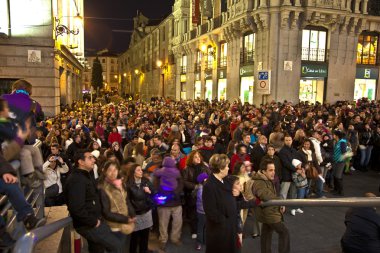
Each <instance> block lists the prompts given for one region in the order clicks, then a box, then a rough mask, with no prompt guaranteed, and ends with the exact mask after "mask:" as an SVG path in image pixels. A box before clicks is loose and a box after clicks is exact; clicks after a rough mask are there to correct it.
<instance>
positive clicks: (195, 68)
mask: <svg viewBox="0 0 380 253" xmlns="http://www.w3.org/2000/svg"><path fill="white" fill-rule="evenodd" d="M194 72H201V64H200V63H195V64H194Z"/></svg>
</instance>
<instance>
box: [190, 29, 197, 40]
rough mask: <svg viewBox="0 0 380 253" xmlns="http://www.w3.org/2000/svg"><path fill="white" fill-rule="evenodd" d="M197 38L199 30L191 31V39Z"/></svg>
mask: <svg viewBox="0 0 380 253" xmlns="http://www.w3.org/2000/svg"><path fill="white" fill-rule="evenodd" d="M196 37H197V29H193V30H191V31H190V39H191V40H192V39H195V38H196Z"/></svg>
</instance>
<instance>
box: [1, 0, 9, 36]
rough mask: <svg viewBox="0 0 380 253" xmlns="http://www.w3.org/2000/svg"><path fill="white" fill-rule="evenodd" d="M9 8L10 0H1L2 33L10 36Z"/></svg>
mask: <svg viewBox="0 0 380 253" xmlns="http://www.w3.org/2000/svg"><path fill="white" fill-rule="evenodd" d="M8 28H9V8H8V0H0V33H5V34H6V35H9V30H8Z"/></svg>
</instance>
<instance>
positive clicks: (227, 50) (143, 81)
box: [123, 0, 380, 104]
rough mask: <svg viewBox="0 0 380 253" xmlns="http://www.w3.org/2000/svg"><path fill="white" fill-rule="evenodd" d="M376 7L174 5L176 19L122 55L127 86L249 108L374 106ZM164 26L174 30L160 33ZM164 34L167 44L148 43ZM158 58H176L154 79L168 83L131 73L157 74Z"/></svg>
mask: <svg viewBox="0 0 380 253" xmlns="http://www.w3.org/2000/svg"><path fill="white" fill-rule="evenodd" d="M379 6H380V2H379V1H378V0H329V1H326V0H270V1H269V0H215V1H212V0H176V1H175V3H174V6H173V13H172V14H171V15H170V16H169V17H168V18H167V19H165V20H164V21H163V22H162V23H160V24H159V25H158V26H156V27H155V28H154V29H153V30H152V31H147V30H145V33H144V34H145V35H143V36H142V39H141V40H134V41H132V42H131V47H130V48H129V50H128V51H127V52H126V53H125V54H123V55H125V56H127V55H129V57H125V59H126V61H125V62H124V69H128V68H129V69H130V70H129V71H125V74H126V83H127V84H130V85H131V86H130V87H131V88H130V89H131V90H133V91H139V92H140V91H141V92H142V93H144V92H143V91H146V92H145V97H146V98H148V97H149V96H152V95H160V96H162V95H163V93H162V92H160V91H161V90H162V88H160V87H161V86H163V87H164V89H165V92H166V90H170V93H165V95H166V96H168V95H172V94H173V95H174V96H173V97H175V98H176V99H194V98H197V97H200V98H209V99H213V98H217V99H228V100H234V99H237V98H240V99H241V100H242V101H243V102H250V103H255V104H260V103H262V102H266V101H270V100H276V101H282V100H290V101H294V102H298V101H300V100H301V101H309V102H312V103H314V102H317V101H318V102H323V101H326V102H334V101H337V100H352V99H358V98H360V97H368V98H370V99H378V98H380V90H379V89H378V86H379V63H380V61H379V45H378V42H379V34H380V17H379V16H380V13H379ZM165 22H166V23H168V26H169V27H170V29H171V30H165V29H164V28H162V24H163V23H165ZM163 32H166V37H169V40H168V42H167V43H165V44H164V43H161V40H160V39H157V36H156V37H154V34H161V36H163V35H162V33H163ZM136 33H137V32H136ZM148 38H155V39H156V41H157V42H158V43H159V45H158V48H157V50H156V49H153V48H152V47H151V44H149V43H148V42H146V41H147V40H149V39H148ZM158 38H161V37H160V36H158ZM140 41H141V42H140ZM143 44H144V45H145V47H144V48H143V46H142V45H143ZM155 46H156V47H157V44H155ZM147 49H149V50H150V51H149V50H147ZM162 51H165V52H167V54H165V55H164V56H165V57H167V56H170V57H169V58H168V59H170V58H171V55H173V56H174V61H173V62H170V61H168V60H166V59H164V58H162V59H164V61H163V64H162V66H165V68H164V69H161V70H159V73H162V71H163V70H165V72H164V73H166V71H167V70H166V69H170V71H169V72H170V73H168V74H167V76H166V75H165V74H164V81H165V82H163V81H162V76H160V75H159V74H152V75H151V77H149V78H146V77H145V74H144V75H142V74H141V73H145V72H146V73H148V72H149V71H147V70H146V69H144V70H145V72H144V71H142V72H139V71H136V73H140V75H134V73H133V71H131V70H132V69H134V68H136V69H138V68H139V66H144V64H143V62H141V61H142V59H149V60H148V61H149V62H151V63H152V64H151V66H154V60H155V59H157V58H155V57H150V54H151V53H152V52H156V53H160V52H162ZM160 56H161V54H160ZM150 60H152V61H150ZM172 63H173V64H172ZM174 63H175V64H174ZM156 71H157V70H156ZM149 73H150V72H149ZM169 76H170V81H169V82H166V79H165V78H169ZM136 78H137V79H138V78H139V85H137V86H136V85H134V84H135V83H136V82H134V81H133V80H134V79H136ZM148 79H149V81H148ZM172 82H173V83H172ZM132 87H133V88H132ZM144 87H145V88H144ZM172 89H173V90H172Z"/></svg>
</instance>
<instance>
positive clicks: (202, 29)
mask: <svg viewBox="0 0 380 253" xmlns="http://www.w3.org/2000/svg"><path fill="white" fill-rule="evenodd" d="M207 32H208V22H206V23H204V24H202V25H201V35H202V34H205V33H207Z"/></svg>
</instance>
